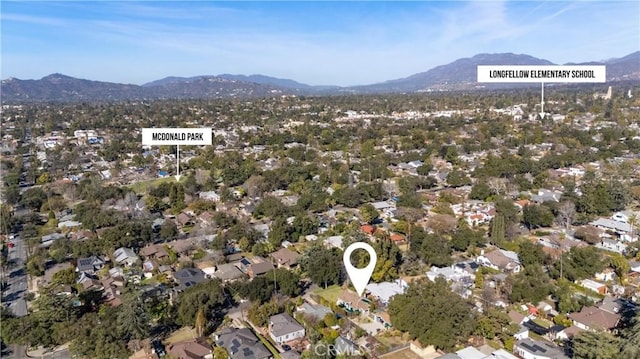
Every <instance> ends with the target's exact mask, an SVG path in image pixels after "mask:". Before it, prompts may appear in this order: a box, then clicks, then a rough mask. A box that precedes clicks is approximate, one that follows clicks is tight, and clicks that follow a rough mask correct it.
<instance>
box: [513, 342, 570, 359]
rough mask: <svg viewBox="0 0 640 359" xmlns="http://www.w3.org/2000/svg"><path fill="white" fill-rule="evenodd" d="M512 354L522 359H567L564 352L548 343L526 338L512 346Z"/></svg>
mask: <svg viewBox="0 0 640 359" xmlns="http://www.w3.org/2000/svg"><path fill="white" fill-rule="evenodd" d="M513 353H514V354H516V355H518V356H520V357H521V358H523V359H569V357H568V356H566V355H565V354H564V351H563V350H562V349H561V348H559V347H557V346H555V345H552V344H551V343H548V342H542V341H534V340H532V339H529V338H526V339H523V340H519V341H518V342H516V343H515V344H514V346H513Z"/></svg>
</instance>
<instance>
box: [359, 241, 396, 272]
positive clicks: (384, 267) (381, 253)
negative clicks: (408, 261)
mask: <svg viewBox="0 0 640 359" xmlns="http://www.w3.org/2000/svg"><path fill="white" fill-rule="evenodd" d="M373 248H374V249H375V251H376V254H377V257H378V259H377V261H376V266H375V268H374V270H373V274H372V275H371V279H373V281H374V282H384V281H391V280H394V279H397V278H398V269H399V268H400V265H401V264H402V253H401V252H400V249H399V248H398V246H396V245H395V243H393V242H391V241H390V240H389V239H380V240H378V241H376V242H375V243H373ZM365 265H366V263H363V266H365Z"/></svg>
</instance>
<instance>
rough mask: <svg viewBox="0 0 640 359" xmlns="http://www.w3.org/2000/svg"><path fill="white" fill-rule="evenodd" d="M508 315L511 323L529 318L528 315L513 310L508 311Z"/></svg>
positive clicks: (517, 322)
mask: <svg viewBox="0 0 640 359" xmlns="http://www.w3.org/2000/svg"><path fill="white" fill-rule="evenodd" d="M507 315H508V316H509V319H510V320H511V322H512V323H515V324H518V325H520V324H522V323H524V322H525V321H527V320H529V318H528V317H525V316H524V315H523V314H520V313H518V312H516V311H515V310H511V311H509V313H508V314H507Z"/></svg>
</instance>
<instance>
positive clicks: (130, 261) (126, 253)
mask: <svg viewBox="0 0 640 359" xmlns="http://www.w3.org/2000/svg"><path fill="white" fill-rule="evenodd" d="M113 258H114V260H115V262H116V263H118V264H124V265H127V266H132V265H134V264H136V263H137V262H138V261H139V260H140V259H139V258H138V255H137V254H136V253H135V252H134V251H133V249H131V248H125V247H121V248H118V249H116V251H115V252H113Z"/></svg>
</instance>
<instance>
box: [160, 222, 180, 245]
mask: <svg viewBox="0 0 640 359" xmlns="http://www.w3.org/2000/svg"><path fill="white" fill-rule="evenodd" d="M159 235H160V238H161V239H162V240H165V241H168V240H172V239H174V238H176V236H177V235H178V226H177V225H176V223H175V222H173V221H164V223H163V224H162V226H161V227H160V233H159Z"/></svg>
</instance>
